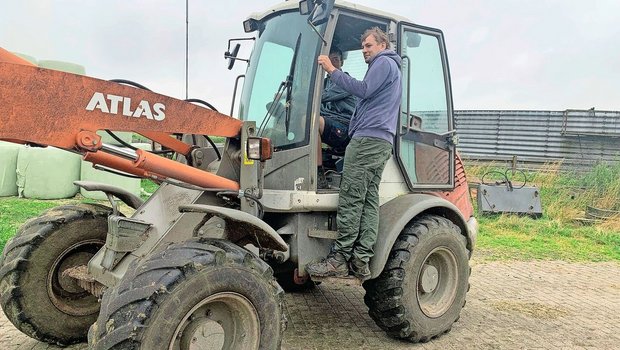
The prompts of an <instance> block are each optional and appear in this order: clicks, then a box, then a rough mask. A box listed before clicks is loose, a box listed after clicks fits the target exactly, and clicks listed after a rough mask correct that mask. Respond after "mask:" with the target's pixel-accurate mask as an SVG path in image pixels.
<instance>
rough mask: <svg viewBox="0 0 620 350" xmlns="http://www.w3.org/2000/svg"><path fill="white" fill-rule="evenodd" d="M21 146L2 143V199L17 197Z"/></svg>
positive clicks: (0, 188)
mask: <svg viewBox="0 0 620 350" xmlns="http://www.w3.org/2000/svg"><path fill="white" fill-rule="evenodd" d="M19 148H20V145H18V144H15V143H11V142H2V141H0V197H9V196H17V172H16V170H17V154H18V153H19Z"/></svg>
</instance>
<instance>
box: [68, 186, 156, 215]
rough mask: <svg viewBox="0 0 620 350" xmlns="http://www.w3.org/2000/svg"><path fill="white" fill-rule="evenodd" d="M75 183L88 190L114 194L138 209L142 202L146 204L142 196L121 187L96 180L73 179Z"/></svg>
mask: <svg viewBox="0 0 620 350" xmlns="http://www.w3.org/2000/svg"><path fill="white" fill-rule="evenodd" d="M73 184H74V185H76V186H78V187H81V188H83V189H85V190H86V191H101V192H103V193H105V194H106V195H107V194H111V195H114V196H116V198H118V199H120V200H121V202H123V203H125V204H127V205H128V206H129V207H131V208H133V209H138V208H139V207H140V206H142V204H144V201H143V200H142V199H141V198H140V197H138V196H136V195H135V194H133V193H131V192H129V191H126V190H124V189H122V188H120V187H116V186H112V185H108V184H104V183H100V182H94V181H73Z"/></svg>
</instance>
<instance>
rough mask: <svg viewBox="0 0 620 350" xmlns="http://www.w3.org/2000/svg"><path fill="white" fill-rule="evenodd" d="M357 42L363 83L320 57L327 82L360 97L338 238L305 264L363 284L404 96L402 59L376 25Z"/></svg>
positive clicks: (347, 155)
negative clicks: (322, 255)
mask: <svg viewBox="0 0 620 350" xmlns="http://www.w3.org/2000/svg"><path fill="white" fill-rule="evenodd" d="M361 40H362V53H363V54H364V60H365V61H366V63H367V64H368V71H367V72H366V75H365V76H364V80H362V81H359V80H357V79H355V78H353V77H351V76H349V75H347V74H345V73H343V72H342V71H340V70H338V69H336V67H334V65H333V64H332V63H331V62H330V60H329V57H328V56H325V55H321V56H319V57H318V63H319V64H320V65H321V66H322V67H323V69H325V71H326V72H327V73H328V74H329V75H330V79H331V81H332V82H333V83H335V84H336V85H338V86H340V87H342V88H343V89H344V90H346V91H348V92H350V93H351V94H353V95H355V96H357V97H358V98H359V99H358V102H357V106H356V110H355V113H354V114H353V117H352V118H351V123H350V126H349V136H350V137H351V142H350V143H349V145H348V146H347V148H346V152H345V158H344V169H343V174H342V180H341V184H340V199H339V202H338V216H337V224H338V239H336V241H335V242H334V245H333V246H332V250H331V252H330V253H329V255H328V256H327V257H326V258H324V259H322V260H321V261H320V262H316V263H310V264H308V265H307V266H306V270H307V271H308V273H309V274H310V275H311V276H317V277H346V276H348V275H349V268H350V270H351V273H352V274H353V275H354V276H356V277H358V278H359V279H361V280H362V281H365V280H367V279H369V278H370V276H371V274H370V269H369V266H368V262H369V261H370V258H372V256H373V254H374V251H373V247H374V244H375V241H376V239H377V232H378V230H379V183H380V182H381V175H382V173H383V169H384V167H385V164H386V162H387V160H388V159H389V158H390V155H391V153H392V148H393V146H392V145H393V142H394V137H395V134H396V125H397V120H398V112H399V108H400V102H401V95H402V84H401V73H400V65H401V58H400V56H398V54H397V53H396V52H394V51H392V50H390V49H389V48H390V42H389V40H388V37H387V35H386V34H385V33H384V32H383V31H382V30H381V29H379V28H377V27H374V28H371V29H368V30H366V32H364V34H363V35H362V37H361Z"/></svg>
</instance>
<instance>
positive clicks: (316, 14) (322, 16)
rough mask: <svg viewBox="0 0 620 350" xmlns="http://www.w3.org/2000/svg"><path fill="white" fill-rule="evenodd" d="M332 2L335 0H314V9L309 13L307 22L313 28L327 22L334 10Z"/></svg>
mask: <svg viewBox="0 0 620 350" xmlns="http://www.w3.org/2000/svg"><path fill="white" fill-rule="evenodd" d="M334 2H335V0H314V8H313V9H312V12H311V13H310V18H308V22H310V23H312V25H314V26H318V25H321V24H323V23H325V22H327V20H328V19H329V15H330V14H331V13H332V10H333V9H334ZM300 6H301V5H300Z"/></svg>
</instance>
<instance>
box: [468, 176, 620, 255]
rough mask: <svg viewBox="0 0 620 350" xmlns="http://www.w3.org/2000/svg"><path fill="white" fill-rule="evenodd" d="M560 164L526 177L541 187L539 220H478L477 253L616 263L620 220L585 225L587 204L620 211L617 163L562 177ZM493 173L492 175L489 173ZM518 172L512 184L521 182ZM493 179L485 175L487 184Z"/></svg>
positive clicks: (619, 250)
mask: <svg viewBox="0 0 620 350" xmlns="http://www.w3.org/2000/svg"><path fill="white" fill-rule="evenodd" d="M558 169H559V164H549V165H547V166H546V167H545V168H544V169H542V171H540V172H536V173H531V172H529V173H527V178H528V185H535V186H537V187H538V188H539V189H540V193H541V199H542V204H543V216H542V217H541V218H539V219H533V218H530V217H527V216H516V215H496V216H480V215H478V220H479V223H480V232H479V234H478V244H477V249H478V251H477V253H478V254H477V255H479V256H483V257H484V258H486V259H493V260H504V259H521V260H527V259H545V260H564V261H620V217H614V218H611V219H609V220H607V221H603V222H599V223H594V224H584V223H583V221H580V220H578V219H579V218H584V211H585V209H586V207H587V206H595V207H597V208H602V209H612V210H618V209H620V199H619V198H620V164H616V165H603V164H600V165H597V166H596V167H594V168H593V169H592V170H591V171H590V172H588V173H585V174H582V173H576V172H570V173H562V172H560V171H559V170H558ZM493 171H500V172H502V173H503V172H504V169H497V168H495V167H493V166H487V167H470V168H468V173H469V177H470V179H471V178H478V179H481V178H482V176H483V175H484V174H486V173H488V172H493ZM490 175H493V174H490ZM522 178H523V176H522V174H519V173H515V175H514V178H513V181H514V182H515V186H517V185H518V182H520V183H523V181H522ZM489 180H491V181H494V180H497V177H493V176H490V177H488V178H487V176H485V182H487V183H488V182H490V181H489Z"/></svg>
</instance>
